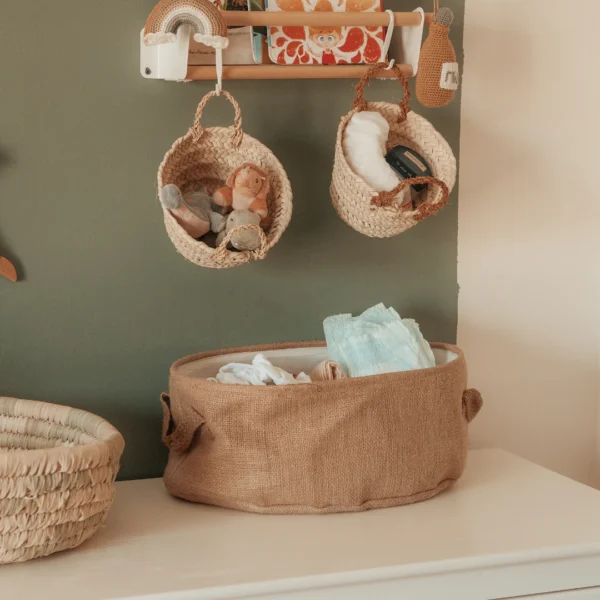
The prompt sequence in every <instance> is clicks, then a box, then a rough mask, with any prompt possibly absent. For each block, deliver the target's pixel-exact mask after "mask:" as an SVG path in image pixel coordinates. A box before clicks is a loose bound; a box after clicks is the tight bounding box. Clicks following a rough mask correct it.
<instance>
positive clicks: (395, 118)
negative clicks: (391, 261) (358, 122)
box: [331, 64, 456, 238]
mask: <svg viewBox="0 0 600 600" xmlns="http://www.w3.org/2000/svg"><path fill="white" fill-rule="evenodd" d="M384 66H385V65H381V64H379V65H373V66H372V67H371V68H370V69H369V70H368V71H367V73H366V74H365V76H364V77H363V78H362V79H361V80H360V82H359V83H358V85H357V86H356V98H355V100H354V105H353V109H352V110H351V111H350V112H349V113H348V114H347V115H346V116H345V117H343V118H342V121H341V123H340V126H339V128H338V134H337V140H336V144H335V160H334V166H333V178H332V182H331V200H332V202H333V205H334V207H335V209H336V210H337V212H338V214H339V215H340V217H341V218H342V219H343V220H344V221H345V222H346V223H347V224H348V225H350V227H352V228H353V229H355V230H356V231H358V232H359V233H363V234H364V235H368V236H369V237H377V238H387V237H391V236H394V235H398V234H399V233H402V232H403V231H406V230H407V229H410V228H411V227H414V226H415V225H416V224H417V223H419V222H420V221H422V220H423V219H425V218H427V217H429V216H431V215H434V214H436V213H437V212H438V211H439V210H440V209H441V208H442V207H443V206H445V204H446V203H447V201H448V195H449V194H450V192H451V191H452V188H453V187H454V183H455V181H456V159H455V158H454V155H453V154H452V150H451V149H450V146H449V145H448V143H447V142H446V140H445V139H444V138H443V137H442V136H441V135H440V134H439V133H438V132H437V131H436V130H435V129H434V127H433V126H432V125H431V123H429V121H427V120H425V119H424V118H423V117H421V116H419V115H417V114H415V113H414V112H412V111H411V109H410V108H409V106H408V103H409V100H410V90H409V87H408V82H407V81H406V77H404V74H403V73H402V71H401V70H400V69H399V68H398V67H396V66H394V67H393V68H392V69H393V71H394V73H395V75H396V77H397V78H398V79H399V80H400V82H401V83H402V86H403V88H404V96H403V97H402V101H401V102H400V104H391V103H389V102H369V103H368V102H366V100H365V98H364V88H365V86H366V85H367V83H368V82H369V80H370V79H371V78H372V77H375V76H376V74H377V73H378V72H379V71H380V69H381V68H383V67H384ZM363 110H371V111H378V112H379V113H381V114H382V115H383V116H384V117H385V119H386V120H387V121H388V123H389V125H390V134H389V137H388V141H387V150H390V149H391V148H393V147H394V146H398V145H402V146H407V147H409V148H411V149H412V150H415V151H416V152H418V153H419V154H420V155H421V156H423V158H425V160H426V161H427V162H428V163H429V165H430V167H431V171H432V173H433V175H434V177H415V178H413V179H405V180H404V181H402V182H400V183H399V184H398V186H397V187H396V188H395V189H394V190H391V191H389V192H376V191H375V190H374V189H373V188H372V187H371V186H370V185H369V184H367V183H366V182H365V181H364V180H363V179H361V178H360V177H359V176H358V175H356V173H355V172H354V171H353V170H352V168H351V167H350V165H349V164H348V161H347V159H346V156H345V154H344V148H343V143H342V141H343V137H344V132H345V130H346V125H347V124H348V121H349V120H350V118H351V117H352V115H354V114H355V113H356V112H359V111H363ZM414 184H427V187H426V190H424V191H423V192H421V194H420V196H422V197H420V198H419V205H418V206H417V208H416V209H415V210H405V209H402V208H401V207H400V205H399V203H397V202H396V201H395V197H396V196H397V195H398V194H399V193H400V192H401V191H402V190H403V189H404V188H405V187H407V186H409V185H414Z"/></svg>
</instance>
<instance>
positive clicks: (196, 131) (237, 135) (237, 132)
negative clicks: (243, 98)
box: [192, 90, 244, 148]
mask: <svg viewBox="0 0 600 600" xmlns="http://www.w3.org/2000/svg"><path fill="white" fill-rule="evenodd" d="M218 95H220V96H225V98H227V100H229V102H231V104H232V105H233V110H234V111H235V117H234V119H233V129H234V134H233V138H232V144H233V147H234V148H239V147H240V144H241V143H242V138H243V137H244V132H243V131H242V110H241V109H240V105H239V104H238V103H237V101H236V99H235V98H234V97H233V96H232V95H231V94H230V93H229V92H226V91H225V90H221V93H220V94H217V92H216V91H213V92H208V94H206V96H204V98H202V100H200V104H198V109H197V110H196V117H195V118H194V124H193V125H192V134H193V136H194V141H195V142H197V141H198V140H199V139H200V138H201V137H202V133H203V132H204V128H203V127H202V125H201V124H200V121H201V120H202V113H203V112H204V108H205V107H206V105H207V104H208V102H209V100H210V99H211V98H214V97H215V96H218Z"/></svg>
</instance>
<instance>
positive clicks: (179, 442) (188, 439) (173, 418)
mask: <svg viewBox="0 0 600 600" xmlns="http://www.w3.org/2000/svg"><path fill="white" fill-rule="evenodd" d="M160 402H161V404H162V407H163V426H162V438H163V443H164V444H165V446H166V447H167V448H168V449H169V450H173V451H174V452H186V451H187V450H188V449H189V447H190V445H191V443H192V439H193V438H194V434H195V433H196V431H197V430H198V428H199V427H201V426H202V425H204V423H205V422H206V421H205V420H204V418H203V417H201V416H200V415H199V414H198V413H197V412H196V411H195V410H194V409H193V408H192V407H189V406H184V405H181V404H179V403H178V404H177V405H176V406H173V403H172V401H171V397H170V396H169V394H161V396H160ZM174 412H176V413H177V414H176V415H174V414H173V413H174Z"/></svg>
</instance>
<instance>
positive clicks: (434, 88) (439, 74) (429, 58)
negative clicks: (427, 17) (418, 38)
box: [416, 8, 458, 108]
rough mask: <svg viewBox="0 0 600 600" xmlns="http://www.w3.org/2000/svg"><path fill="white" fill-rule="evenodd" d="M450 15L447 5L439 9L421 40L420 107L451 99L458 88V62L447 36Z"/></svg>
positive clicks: (433, 105) (444, 102)
mask: <svg viewBox="0 0 600 600" xmlns="http://www.w3.org/2000/svg"><path fill="white" fill-rule="evenodd" d="M453 20H454V15H453V14H452V11H451V10H450V9H449V8H440V9H439V10H438V11H437V12H436V13H435V19H434V22H433V23H432V24H431V26H430V27H429V36H428V37H427V39H426V40H425V42H424V43H423V48H422V49H421V56H420V58H419V69H418V71H417V85H416V91H417V98H418V99H419V102H420V103H421V104H423V105H424V106H428V107H430V108H439V107H440V106H445V105H446V104H448V103H449V102H450V101H451V100H452V98H454V92H455V90H457V89H458V63H457V62H456V53H455V52H454V47H453V46H452V42H451V41H450V38H449V37H448V35H449V33H450V25H451V23H452V21H453Z"/></svg>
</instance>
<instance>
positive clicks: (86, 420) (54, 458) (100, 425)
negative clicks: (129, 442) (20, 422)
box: [0, 397, 125, 479]
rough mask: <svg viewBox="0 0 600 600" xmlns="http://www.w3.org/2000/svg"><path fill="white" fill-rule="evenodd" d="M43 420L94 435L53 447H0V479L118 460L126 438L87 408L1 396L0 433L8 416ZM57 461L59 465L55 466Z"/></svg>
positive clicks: (101, 464)
mask: <svg viewBox="0 0 600 600" xmlns="http://www.w3.org/2000/svg"><path fill="white" fill-rule="evenodd" d="M15 417H16V418H22V419H27V420H29V421H32V422H38V423H42V422H46V423H52V424H56V425H62V426H64V427H67V428H70V429H75V430H78V431H81V432H83V433H85V434H87V435H89V436H92V437H94V438H96V439H97V441H96V442H94V443H85V444H74V445H62V446H58V447H52V448H37V449H27V448H21V449H14V450H6V451H3V450H2V449H1V448H0V479H1V478H9V477H23V476H30V475H47V474H50V473H56V472H61V473H63V472H69V473H72V472H75V471H81V470H85V469H91V468H97V467H100V466H104V465H107V464H109V463H112V462H115V461H118V460H119V458H120V456H121V454H122V452H123V449H124V447H125V441H124V439H123V436H122V435H121V434H120V433H119V431H118V430H117V429H116V428H115V427H113V426H112V425H111V424H110V423H109V422H108V421H106V420H105V419H103V418H101V417H98V416H97V415H94V414H92V413H90V412H87V411H84V410H81V409H78V408H71V407H68V406H61V405H58V404H52V403H48V402H39V401H36V400H22V399H17V398H8V397H0V434H1V433H2V432H3V430H4V427H5V425H6V422H7V421H8V419H9V418H15ZM56 465H60V468H57V466H56Z"/></svg>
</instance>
